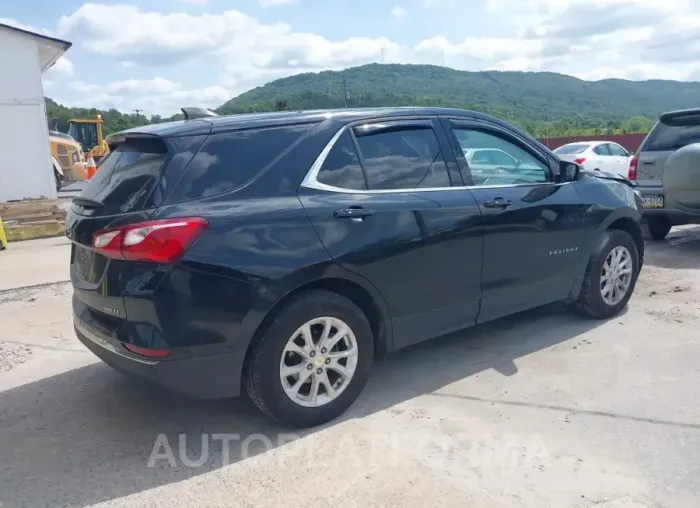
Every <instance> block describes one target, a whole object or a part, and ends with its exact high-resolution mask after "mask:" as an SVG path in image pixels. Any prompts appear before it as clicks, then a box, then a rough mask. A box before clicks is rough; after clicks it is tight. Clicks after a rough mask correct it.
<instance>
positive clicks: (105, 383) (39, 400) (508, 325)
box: [0, 304, 603, 508]
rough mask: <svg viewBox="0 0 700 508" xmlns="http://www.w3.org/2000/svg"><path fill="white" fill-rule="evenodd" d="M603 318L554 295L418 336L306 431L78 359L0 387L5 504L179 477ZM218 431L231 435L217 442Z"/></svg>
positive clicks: (38, 502) (509, 367) (498, 362)
mask: <svg viewBox="0 0 700 508" xmlns="http://www.w3.org/2000/svg"><path fill="white" fill-rule="evenodd" d="M602 323H603V322H602V321H597V320H592V319H586V318H583V317H577V316H575V315H572V314H571V312H569V311H568V310H567V309H565V308H563V305H560V304H557V305H550V306H547V307H543V308H540V309H535V310H532V311H527V312H524V313H520V314H517V315H515V316H511V317H508V318H504V319H500V320H497V321H495V322H492V323H490V324H487V325H482V326H478V327H475V328H472V329H469V330H467V331H463V332H459V333H454V334H451V335H449V336H445V337H442V338H438V339H435V340H432V341H429V342H424V343H421V344H418V345H416V346H413V347H411V348H409V349H406V350H403V351H400V352H397V353H395V354H393V355H391V356H389V358H388V359H386V360H384V361H382V362H378V363H377V364H376V365H375V367H374V369H373V372H372V376H371V378H370V380H369V382H368V385H367V387H366V388H365V390H364V392H363V394H362V395H361V397H360V399H359V400H358V401H357V402H356V403H355V404H354V405H353V406H352V407H351V408H350V409H349V410H348V411H347V412H346V413H345V414H344V415H343V416H342V417H341V418H340V419H338V420H336V421H333V422H331V423H329V424H327V425H325V426H323V427H319V428H315V429H307V430H304V431H290V429H287V428H284V427H282V426H281V425H279V424H276V423H275V422H273V421H271V420H269V419H267V418H266V417H264V416H263V415H262V414H261V413H260V412H259V411H257V409H255V408H254V407H253V405H252V403H251V402H250V401H248V400H247V399H246V398H239V399H235V400H219V401H196V400H190V399H186V398H183V397H180V396H178V395H175V394H172V393H169V392H167V391H164V390H162V389H159V388H157V387H155V386H151V385H149V384H146V383H144V382H141V381H139V380H136V379H131V378H128V377H125V376H122V375H121V374H118V373H116V372H114V371H112V370H111V369H110V368H109V367H107V366H105V365H103V364H102V363H95V364H91V365H88V366H85V367H81V368H77V369H74V370H71V371H68V372H65V373H62V374H58V375H55V376H53V377H49V378H44V379H42V380H40V381H37V382H33V383H29V384H26V385H23V386H19V387H17V388H14V389H10V390H7V391H5V392H2V393H0V457H2V460H1V461H0V503H1V504H2V506H3V508H5V507H14V506H46V505H50V506H64V505H70V506H86V505H91V504H95V503H99V502H104V501H109V500H115V499H119V498H122V497H124V496H127V495H130V494H134V493H138V492H142V491H146V490H149V489H152V488H154V487H158V486H162V485H168V484H172V483H177V482H180V481H182V480H186V479H188V478H192V477H195V476H198V475H202V474H205V473H208V472H210V471H213V470H216V469H219V468H222V467H223V465H224V464H232V463H235V462H241V461H244V460H246V459H247V458H249V457H251V456H254V455H257V454H260V453H265V452H268V451H270V450H271V449H272V448H276V447H278V446H282V445H283V444H284V443H283V442H280V440H279V436H280V434H283V435H285V437H284V440H283V441H284V442H287V441H290V440H294V439H299V438H302V437H304V436H306V435H309V434H312V433H314V432H317V431H319V430H321V429H324V428H328V427H333V426H334V425H337V424H339V423H341V422H343V421H348V420H353V419H357V418H362V417H364V416H367V415H371V414H373V413H376V412H378V411H381V410H385V409H388V408H391V407H392V406H394V405H396V404H399V403H401V402H404V401H407V400H409V399H412V398H414V397H417V396H420V395H424V394H430V393H434V392H436V391H438V390H440V389H441V388H443V387H445V386H447V385H449V384H451V383H454V382H456V381H459V380H463V379H465V378H468V377H470V376H474V375H475V374H478V373H479V372H483V371H485V370H488V369H495V370H496V371H498V372H499V373H500V374H501V375H504V376H517V375H518V368H517V364H516V361H517V360H518V359H519V358H521V357H523V356H525V355H528V354H530V353H533V352H535V351H539V350H543V349H547V348H550V347H553V346H555V345H557V344H560V343H562V342H564V341H568V340H571V339H574V338H575V337H577V336H578V335H580V334H582V333H584V332H586V331H588V330H590V329H592V328H594V327H596V326H599V325H600V324H602ZM290 432H291V434H290ZM203 434H206V435H207V436H205V438H204V440H202V435H203ZM214 434H224V435H229V436H230V438H234V439H233V440H232V441H231V442H230V443H228V445H227V446H225V447H224V446H222V445H223V441H221V440H212V439H211V437H212V435H214ZM234 435H235V436H234ZM180 436H185V437H184V438H181V437H180ZM236 436H237V437H236ZM290 436H291V437H290ZM180 440H184V442H182V443H181V442H180ZM166 445H167V446H169V447H170V448H171V450H172V451H173V455H174V458H175V463H171V462H170V461H169V460H168V459H167V453H166V452H167V448H166V447H165V446H166ZM180 446H182V449H180ZM205 447H206V450H205ZM205 451H206V455H205V454H204V453H203V452H205ZM154 452H157V454H156V455H152V454H153V453H154ZM183 452H185V453H186V455H183ZM154 457H156V458H158V460H154V461H152V464H150V465H151V466H153V467H149V460H151V459H153V458H154ZM183 457H184V459H183ZM200 457H202V458H204V459H205V460H203V463H202V464H194V462H196V459H197V458H200ZM189 461H192V463H191V462H189ZM185 462H187V463H188V464H189V465H186V464H185Z"/></svg>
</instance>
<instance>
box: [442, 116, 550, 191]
mask: <svg viewBox="0 0 700 508" xmlns="http://www.w3.org/2000/svg"><path fill="white" fill-rule="evenodd" d="M454 133H455V136H456V137H457V141H458V142H459V145H460V147H461V149H462V151H463V152H464V157H465V159H466V160H467V164H468V165H469V171H470V172H471V176H472V181H473V182H474V185H477V186H491V185H518V184H533V183H545V182H548V181H549V180H550V178H549V168H548V167H547V165H546V164H545V163H544V162H542V161H541V160H539V159H538V158H536V157H534V156H533V155H531V154H530V153H529V152H527V151H525V150H524V149H522V148H520V147H519V146H517V145H516V144H515V143H513V142H511V141H508V140H507V139H505V138H503V137H501V136H498V135H496V134H491V133H488V132H484V131H480V130H476V129H468V128H455V129H454Z"/></svg>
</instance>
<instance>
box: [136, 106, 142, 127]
mask: <svg viewBox="0 0 700 508" xmlns="http://www.w3.org/2000/svg"><path fill="white" fill-rule="evenodd" d="M134 113H136V125H139V124H140V122H139V113H143V109H135V110H134Z"/></svg>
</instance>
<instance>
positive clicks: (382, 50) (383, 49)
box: [382, 48, 384, 63]
mask: <svg viewBox="0 0 700 508" xmlns="http://www.w3.org/2000/svg"><path fill="white" fill-rule="evenodd" d="M382 63H384V48H382Z"/></svg>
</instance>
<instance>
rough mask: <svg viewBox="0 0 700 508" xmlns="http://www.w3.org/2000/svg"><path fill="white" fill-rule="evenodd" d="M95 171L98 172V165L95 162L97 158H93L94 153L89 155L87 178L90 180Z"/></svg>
mask: <svg viewBox="0 0 700 508" xmlns="http://www.w3.org/2000/svg"><path fill="white" fill-rule="evenodd" d="M95 173H97V165H96V164H95V159H93V158H92V155H88V160H87V179H88V180H89V179H90V178H92V177H93V176H95Z"/></svg>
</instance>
